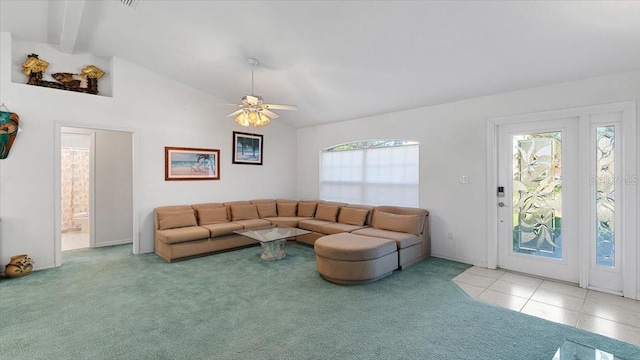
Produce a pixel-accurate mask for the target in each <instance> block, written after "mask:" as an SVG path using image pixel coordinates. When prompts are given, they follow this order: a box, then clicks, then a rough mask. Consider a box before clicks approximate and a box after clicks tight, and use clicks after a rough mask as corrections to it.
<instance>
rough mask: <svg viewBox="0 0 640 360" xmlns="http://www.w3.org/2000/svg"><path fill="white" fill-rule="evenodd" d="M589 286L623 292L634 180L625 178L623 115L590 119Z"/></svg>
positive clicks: (616, 114)
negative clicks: (627, 205)
mask: <svg viewBox="0 0 640 360" xmlns="http://www.w3.org/2000/svg"><path fill="white" fill-rule="evenodd" d="M589 121H590V124H589V135H588V137H589V141H588V143H589V145H588V148H589V161H588V164H589V169H588V171H589V194H590V199H589V200H590V201H589V202H588V205H587V207H588V209H589V214H588V219H589V220H588V221H589V224H590V226H589V229H588V232H587V233H588V239H589V244H588V247H589V254H590V257H589V263H588V264H587V265H588V277H589V281H588V283H589V286H591V287H594V288H597V289H602V290H606V291H615V292H619V291H622V289H623V280H622V279H623V276H622V255H623V253H624V246H623V243H622V241H621V240H622V236H621V235H622V228H623V226H624V225H623V221H622V220H623V217H622V215H623V201H622V200H623V199H624V187H625V186H626V185H632V184H630V183H632V182H633V181H634V179H632V178H627V177H625V176H623V175H622V172H621V169H622V165H623V164H622V161H621V158H622V156H621V155H622V153H623V152H622V141H620V140H621V137H622V136H620V135H621V129H622V112H612V113H603V114H597V115H591V116H590V117H589Z"/></svg>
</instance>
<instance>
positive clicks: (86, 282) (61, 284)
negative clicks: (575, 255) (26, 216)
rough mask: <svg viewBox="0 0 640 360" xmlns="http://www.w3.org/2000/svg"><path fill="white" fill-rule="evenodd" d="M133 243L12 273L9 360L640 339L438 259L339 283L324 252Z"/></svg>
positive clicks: (2, 306)
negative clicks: (578, 325) (468, 290)
mask: <svg viewBox="0 0 640 360" xmlns="http://www.w3.org/2000/svg"><path fill="white" fill-rule="evenodd" d="M130 251H131V246H115V247H107V248H98V249H86V250H76V251H70V252H65V253H64V256H63V259H64V260H63V261H64V265H63V266H62V267H60V268H57V269H49V270H44V271H37V272H34V273H32V274H30V275H28V276H26V277H24V278H20V279H4V278H3V279H0V358H2V359H527V360H528V359H551V357H552V356H553V354H554V353H555V351H556V349H557V348H558V346H560V344H561V343H562V341H563V339H565V338H568V339H572V340H574V341H577V342H579V343H584V344H587V345H590V346H593V347H597V348H600V349H603V350H605V351H608V352H612V353H615V354H618V355H619V356H622V357H624V358H626V359H629V360H630V359H640V348H638V347H636V346H633V345H630V344H626V343H623V342H620V341H616V340H612V339H609V338H606V337H603V336H599V335H595V334H592V333H589V332H585V331H582V330H578V329H575V328H571V327H568V326H564V325H560V324H555V323H551V322H548V321H545V320H542V319H538V318H534V317H531V316H528V315H524V314H520V313H516V312H513V311H509V310H506V309H502V308H499V307H495V306H491V305H486V304H482V303H479V302H476V301H474V300H472V299H471V298H469V297H468V296H467V295H466V294H465V293H464V292H463V291H462V290H460V289H459V288H458V287H457V286H456V285H455V284H454V283H453V282H452V281H451V279H452V278H453V277H455V276H456V275H457V274H459V273H460V272H462V271H464V270H465V269H467V268H468V265H465V264H460V263H456V262H452V261H447V260H442V259H435V258H430V259H428V260H426V261H423V262H422V263H420V264H418V265H416V266H414V267H411V268H409V269H407V270H404V271H398V272H395V273H394V274H393V275H392V276H390V277H387V278H385V279H383V280H380V281H377V282H375V283H372V284H368V285H358V286H339V285H334V284H331V283H328V282H326V281H324V280H322V278H320V276H319V275H318V273H317V272H316V270H315V256H314V253H313V249H312V248H310V247H307V246H304V245H299V244H290V245H287V248H286V251H287V257H286V258H285V259H284V260H282V261H276V262H266V261H263V260H260V258H259V255H260V253H261V249H260V248H259V247H253V248H247V249H243V250H237V251H233V252H228V253H223V254H217V255H213V256H207V257H203V258H198V259H193V260H188V261H183V262H178V263H173V264H168V263H166V262H164V261H163V260H161V259H160V258H158V257H157V256H155V255H154V254H144V255H137V256H134V255H131V254H130Z"/></svg>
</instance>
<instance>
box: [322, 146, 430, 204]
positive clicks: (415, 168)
mask: <svg viewBox="0 0 640 360" xmlns="http://www.w3.org/2000/svg"><path fill="white" fill-rule="evenodd" d="M379 142H380V141H378V143H379ZM397 142H398V141H389V143H397ZM341 147H345V146H344V145H343V146H341ZM347 147H348V146H347ZM334 149H335V148H332V149H328V150H323V151H321V152H320V198H321V199H324V200H329V201H341V202H347V203H356V204H367V205H382V204H384V205H398V206H410V207H418V206H419V175H418V173H419V167H420V164H419V159H418V153H419V145H418V144H417V143H410V144H403V145H399V146H398V145H390V146H382V147H367V148H363V149H349V150H334Z"/></svg>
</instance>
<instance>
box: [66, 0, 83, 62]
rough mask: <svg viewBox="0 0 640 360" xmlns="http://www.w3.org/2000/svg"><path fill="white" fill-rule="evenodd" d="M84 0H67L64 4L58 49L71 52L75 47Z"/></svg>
mask: <svg viewBox="0 0 640 360" xmlns="http://www.w3.org/2000/svg"><path fill="white" fill-rule="evenodd" d="M85 2H86V1H85V0H67V1H66V4H65V6H64V19H63V20H62V30H61V31H60V51H62V52H64V53H67V54H71V53H73V49H74V48H75V47H76V39H77V38H78V30H80V21H81V20H82V11H83V10H84V4H85Z"/></svg>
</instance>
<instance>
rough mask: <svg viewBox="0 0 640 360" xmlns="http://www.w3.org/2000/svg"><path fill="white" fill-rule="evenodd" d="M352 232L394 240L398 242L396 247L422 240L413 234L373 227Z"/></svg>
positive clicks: (399, 247)
mask: <svg viewBox="0 0 640 360" xmlns="http://www.w3.org/2000/svg"><path fill="white" fill-rule="evenodd" d="M352 234H356V235H366V236H370V237H377V238H383V239H390V240H394V241H395V242H396V243H397V244H398V249H404V248H407V247H409V246H413V245H416V244H419V243H421V242H422V240H421V239H420V238H419V237H418V236H416V235H414V234H408V233H404V232H397V231H389V230H381V229H375V228H364V229H360V230H356V231H354V232H352Z"/></svg>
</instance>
